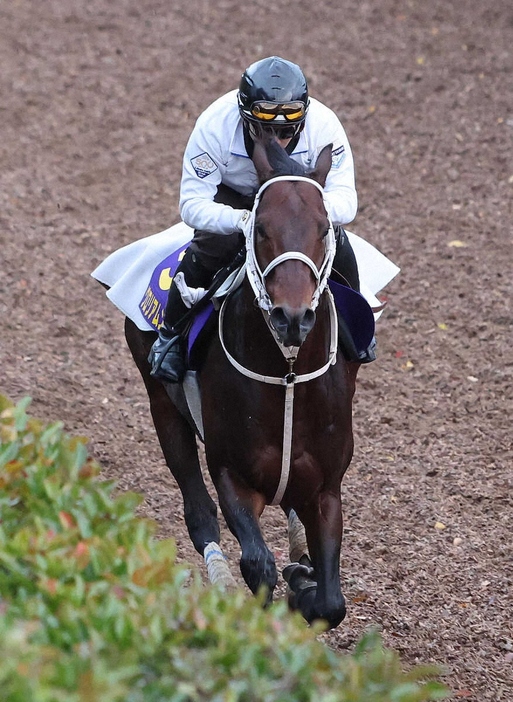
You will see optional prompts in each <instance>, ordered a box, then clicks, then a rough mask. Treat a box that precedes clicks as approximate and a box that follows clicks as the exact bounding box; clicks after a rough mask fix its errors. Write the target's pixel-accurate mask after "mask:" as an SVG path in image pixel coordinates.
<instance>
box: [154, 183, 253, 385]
mask: <svg viewBox="0 0 513 702" xmlns="http://www.w3.org/2000/svg"><path fill="white" fill-rule="evenodd" d="M214 201H215V202H219V203H222V204H224V205H230V207H234V208H236V209H251V207H252V206H253V198H250V197H246V196H244V195H241V194H240V193H238V192H237V191H235V190H232V188H229V187H228V186H226V185H223V184H222V183H221V185H219V186H218V189H217V193H216V195H215V197H214ZM243 244H244V237H243V235H242V233H241V232H235V233H234V234H217V233H216V232H207V231H201V230H195V232H194V237H193V239H192V241H191V243H190V245H189V247H188V249H187V251H186V253H185V256H184V258H183V259H182V261H181V263H180V265H179V266H178V268H177V270H176V273H179V272H180V271H182V272H183V274H184V277H185V282H186V283H187V285H188V286H189V287H190V288H200V287H201V288H208V287H209V286H210V284H211V282H212V279H213V278H214V275H215V274H216V273H217V271H218V270H219V269H221V268H222V267H223V266H227V265H228V264H230V263H231V262H232V261H233V259H234V258H235V256H236V255H237V253H238V252H239V251H240V249H241V248H242V246H243ZM176 273H175V275H176ZM185 312H187V308H186V306H185V304H184V303H183V300H182V297H181V295H180V293H179V291H178V289H177V287H176V285H175V284H174V282H173V283H172V284H171V288H170V289H169V296H168V301H167V304H166V310H165V314H164V324H163V326H162V327H161V328H160V329H159V336H158V339H157V340H156V341H155V343H154V344H153V347H152V350H151V353H150V355H149V357H148V361H149V362H150V363H151V365H152V370H151V375H152V376H154V377H155V378H159V379H160V380H167V381H168V382H170V383H181V382H182V380H183V377H184V375H185V370H186V363H185V344H184V341H183V339H182V338H181V337H180V334H177V333H176V330H175V329H174V327H175V325H176V324H177V323H178V322H179V320H180V319H181V318H182V317H183V315H184V314H185Z"/></svg>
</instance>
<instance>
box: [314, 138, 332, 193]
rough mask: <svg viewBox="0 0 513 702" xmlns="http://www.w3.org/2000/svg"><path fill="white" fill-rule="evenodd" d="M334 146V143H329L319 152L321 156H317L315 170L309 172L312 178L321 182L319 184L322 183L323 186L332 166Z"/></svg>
mask: <svg viewBox="0 0 513 702" xmlns="http://www.w3.org/2000/svg"><path fill="white" fill-rule="evenodd" d="M332 148H333V144H328V145H327V146H325V147H324V149H323V150H322V151H321V153H320V154H319V157H318V158H317V161H316V163H315V168H314V170H313V171H311V172H310V173H309V174H308V175H309V176H310V178H313V179H314V180H316V181H317V182H318V183H319V185H322V187H323V188H324V184H325V183H326V178H327V177H328V173H329V172H330V168H331V150H332Z"/></svg>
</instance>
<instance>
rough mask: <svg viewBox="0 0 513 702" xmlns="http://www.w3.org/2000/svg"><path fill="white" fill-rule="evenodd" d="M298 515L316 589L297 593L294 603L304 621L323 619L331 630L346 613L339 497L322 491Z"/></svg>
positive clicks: (310, 588) (337, 494)
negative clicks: (342, 580)
mask: <svg viewBox="0 0 513 702" xmlns="http://www.w3.org/2000/svg"><path fill="white" fill-rule="evenodd" d="M298 512H299V517H300V519H301V521H302V522H303V524H304V525H305V530H306V537H307V541H308V550H309V554H310V559H311V563H312V566H313V569H314V575H313V578H314V580H315V582H316V587H315V588H313V587H308V588H305V589H304V590H303V591H302V592H300V593H297V594H298V597H297V604H298V607H299V609H300V610H301V613H302V614H303V616H304V617H305V619H306V620H307V621H309V622H312V621H314V620H315V619H324V620H326V621H327V622H328V626H329V627H330V628H334V627H336V626H338V624H340V622H341V621H342V619H343V618H344V617H345V614H346V606H345V601H344V596H343V595H342V592H341V588H340V570H339V568H340V545H341V540H342V509H341V504H340V494H339V493H336V494H335V493H333V492H329V491H326V492H321V493H320V494H319V495H318V497H317V498H316V499H315V500H313V501H312V502H311V503H310V504H308V505H307V506H306V507H304V508H303V509H301V510H298Z"/></svg>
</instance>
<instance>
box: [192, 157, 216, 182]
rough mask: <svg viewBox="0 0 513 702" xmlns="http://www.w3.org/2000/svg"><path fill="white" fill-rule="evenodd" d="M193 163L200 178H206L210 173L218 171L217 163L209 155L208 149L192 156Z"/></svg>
mask: <svg viewBox="0 0 513 702" xmlns="http://www.w3.org/2000/svg"><path fill="white" fill-rule="evenodd" d="M191 165H192V167H193V168H194V170H195V172H196V175H197V176H198V178H206V177H207V176H208V175H210V174H211V173H213V172H214V171H217V163H216V162H215V161H214V159H213V158H212V157H211V156H209V155H208V154H207V153H206V151H204V152H203V153H202V154H199V155H198V156H195V157H194V158H191Z"/></svg>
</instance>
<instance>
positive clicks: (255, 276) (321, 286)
mask: <svg viewBox="0 0 513 702" xmlns="http://www.w3.org/2000/svg"><path fill="white" fill-rule="evenodd" d="M280 181H299V182H306V183H310V184H311V185H313V186H314V187H316V188H317V189H318V190H319V191H320V192H321V194H322V195H323V199H324V191H323V188H322V186H321V185H320V184H319V183H317V182H316V181H315V180H312V179H311V178H306V177H304V176H292V175H287V176H277V177H275V178H271V179H270V180H268V181H266V182H265V183H264V184H263V185H262V186H261V187H260V189H259V191H258V192H257V194H256V197H255V203H254V205H253V209H252V211H251V216H250V220H249V222H248V225H247V230H246V231H247V233H246V251H247V253H246V275H247V277H248V280H249V283H250V285H251V287H252V289H253V291H254V293H255V296H256V301H257V304H258V306H259V307H260V309H261V310H262V314H263V315H264V319H265V321H266V323H267V325H268V327H269V329H270V331H271V333H272V335H273V337H274V339H275V341H276V343H277V344H278V347H279V348H280V350H281V352H282V353H283V355H284V357H285V358H286V359H287V361H288V364H289V372H288V373H287V375H285V376H284V377H283V378H280V377H275V376H268V375H262V374H260V373H255V372H254V371H252V370H250V369H249V368H246V367H245V366H243V365H242V364H241V363H239V362H238V361H237V360H236V359H235V358H234V357H233V356H232V355H231V354H230V352H229V351H228V349H227V348H226V345H225V343H224V333H223V326H224V316H225V311H226V304H227V301H228V299H229V296H228V297H226V298H225V300H224V301H223V304H222V306H221V309H220V312H219V340H220V342H221V346H222V347H223V351H224V353H225V354H226V357H227V359H228V360H229V361H230V363H231V364H232V366H233V367H234V368H236V369H237V370H238V371H239V372H240V373H242V375H244V376H246V377H247V378H251V380H257V381H259V382H262V383H267V384H271V385H283V386H284V387H285V412H284V426H283V453H282V467H281V476H280V481H279V484H278V488H277V490H276V493H275V495H274V498H273V500H272V502H271V504H272V505H277V504H280V502H281V500H282V498H283V495H284V493H285V490H286V488H287V484H288V480H289V474H290V456H291V449H292V418H293V409H294V386H295V385H296V384H297V383H304V382H308V381H309V380H313V379H314V378H318V377H320V376H321V375H323V374H324V373H326V371H327V370H328V368H329V367H330V366H331V365H333V364H334V363H335V362H336V356H337V345H338V322H337V313H336V309H335V303H334V300H333V296H332V294H331V292H330V289H329V287H328V285H327V283H328V275H329V273H330V270H331V266H332V263H333V258H334V256H335V234H334V230H333V224H332V223H331V220H329V231H328V233H327V234H326V236H325V252H324V258H323V261H322V263H321V266H320V267H319V268H317V266H316V264H315V263H314V261H312V259H310V258H309V257H308V256H306V255H305V254H303V253H301V251H286V252H284V253H282V254H280V255H279V256H277V257H276V258H274V259H273V260H272V261H271V262H270V263H269V264H268V265H267V266H266V267H265V269H264V270H263V271H262V270H261V268H260V266H259V264H258V261H257V258H256V251H255V217H256V211H257V208H258V205H259V202H260V198H261V196H262V193H263V192H264V191H265V190H266V189H267V188H268V187H269V186H270V185H272V184H273V183H276V182H280ZM328 219H329V218H328ZM290 260H297V261H302V262H303V263H305V264H306V265H307V266H308V267H309V268H310V270H311V271H312V272H313V274H314V277H315V280H316V287H315V291H314V293H313V296H312V302H311V307H312V309H315V308H316V307H317V306H318V304H319V300H320V297H321V295H322V293H323V292H325V293H326V295H327V298H328V304H329V314H330V347H329V352H328V359H327V361H326V363H325V364H324V365H323V366H322V367H321V368H318V369H316V370H314V371H312V372H311V373H305V374H302V375H296V374H295V373H294V370H293V367H294V363H295V361H296V358H297V353H298V351H299V348H298V347H295V346H284V345H283V344H282V343H281V342H280V340H279V339H278V336H277V334H276V331H275V330H274V328H273V326H272V324H271V322H270V313H271V311H272V301H271V298H270V296H269V294H268V292H267V290H266V287H265V279H266V277H267V276H268V275H269V273H270V272H271V271H272V270H273V269H274V268H276V266H279V265H280V264H281V263H283V262H284V261H290Z"/></svg>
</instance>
